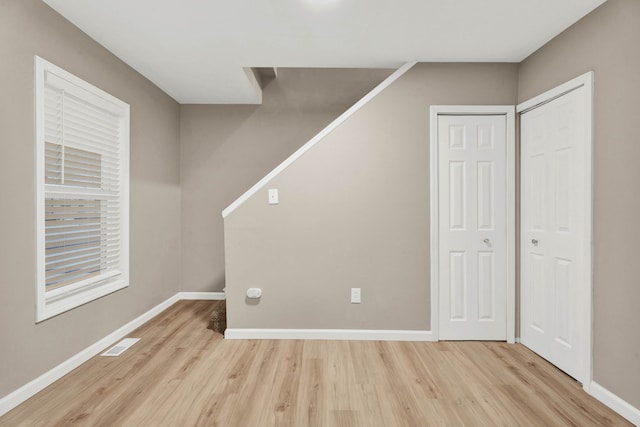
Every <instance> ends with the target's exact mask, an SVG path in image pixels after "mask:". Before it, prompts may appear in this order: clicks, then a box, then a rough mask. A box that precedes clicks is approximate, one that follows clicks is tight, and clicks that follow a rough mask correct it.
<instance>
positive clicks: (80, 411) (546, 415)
mask: <svg viewBox="0 0 640 427" xmlns="http://www.w3.org/2000/svg"><path fill="white" fill-rule="evenodd" d="M219 303H220V302H216V301H180V302H178V303H176V304H175V305H173V306H172V307H170V308H169V309H167V310H166V311H165V312H163V313H161V314H160V315H159V316H157V317H156V318H154V319H153V320H152V321H150V322H148V323H147V324H145V325H144V326H142V327H141V328H139V329H138V330H137V331H135V332H134V333H132V334H131V335H130V336H131V337H139V338H141V341H139V342H138V343H137V344H135V345H134V346H133V347H132V348H130V349H129V350H127V351H126V352H125V353H124V354H123V355H121V356H119V357H100V356H98V357H94V358H93V359H91V360H90V361H88V362H87V363H85V364H84V365H82V366H81V367H80V368H78V369H76V370H75V371H73V372H71V373H70V374H69V375H67V376H65V377H64V378H62V379H61V380H59V381H57V382H56V383H54V384H53V385H51V386H50V387H48V388H47V389H45V390H43V391H42V392H40V393H38V394H37V395H36V396H34V397H33V398H31V399H29V400H28V401H27V402H25V403H23V404H22V405H20V406H19V407H17V408H15V409H14V410H12V411H10V412H9V413H7V414H6V415H5V416H3V417H1V418H0V426H12V427H13V426H67V425H81V426H85V425H86V426H234V427H235V426H239V427H247V426H251V427H253V426H331V427H333V426H337V427H339V426H387V427H388V426H607V425H616V426H625V425H631V424H629V423H627V422H626V421H625V420H624V419H623V418H621V417H620V416H618V415H617V414H615V413H614V412H613V411H611V410H610V409H608V408H606V407H605V406H604V405H603V404H601V403H600V402H598V401H596V400H595V399H593V398H592V397H590V396H588V395H587V394H586V393H585V392H583V391H582V389H581V388H580V387H579V385H578V384H576V383H575V382H574V381H573V380H572V379H571V378H569V377H567V376H566V375H564V374H563V373H561V372H560V371H558V370H557V369H555V368H554V367H553V366H551V365H550V364H549V363H547V362H546V361H544V360H543V359H541V358H539V357H538V356H536V355H535V354H533V353H532V352H531V351H529V350H527V349H526V348H525V347H523V346H521V345H508V344H505V343H490V342H439V343H417V342H416V343H411V342H377V341H376V342H374V341H268V340H264V341H248V340H237V341H235V340H227V341H225V340H223V339H222V336H221V335H220V334H217V333H215V332H213V331H211V330H209V329H206V327H207V324H208V320H209V315H210V313H211V311H212V310H213V308H214V307H215V304H219Z"/></svg>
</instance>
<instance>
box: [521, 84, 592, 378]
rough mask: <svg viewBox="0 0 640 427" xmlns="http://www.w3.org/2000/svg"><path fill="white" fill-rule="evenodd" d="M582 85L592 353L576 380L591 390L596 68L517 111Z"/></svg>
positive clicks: (586, 348)
mask: <svg viewBox="0 0 640 427" xmlns="http://www.w3.org/2000/svg"><path fill="white" fill-rule="evenodd" d="M580 87H584V88H585V91H586V92H585V99H586V100H587V107H586V108H587V112H586V123H585V138H586V140H587V141H588V142H587V145H586V147H585V148H586V149H585V171H586V174H587V179H586V181H587V184H588V185H585V194H584V200H585V207H586V212H585V230H584V233H585V234H584V237H585V241H586V242H588V244H587V245H585V248H584V250H585V254H584V260H585V261H584V269H585V279H586V282H587V284H588V286H589V289H588V291H587V292H585V293H584V295H583V298H584V299H585V306H586V307H588V310H585V318H584V319H583V321H584V327H585V328H586V329H585V330H587V331H588V333H587V334H586V341H587V342H585V343H584V347H583V351H585V352H587V353H588V354H587V355H586V357H585V358H584V360H585V363H586V364H587V366H584V367H583V368H582V369H581V370H582V371H583V373H584V375H585V377H584V378H576V379H577V380H578V381H580V382H582V384H584V385H585V389H587V388H588V385H589V384H591V383H592V382H593V381H592V380H593V348H592V346H593V125H594V120H593V113H594V109H593V92H594V73H593V71H589V72H587V73H585V74H582V75H581V76H578V77H576V78H574V79H572V80H570V81H568V82H566V83H564V84H561V85H560V86H557V87H555V88H553V89H550V90H548V91H546V92H544V93H543V94H541V95H538V96H536V97H534V98H531V99H530V100H528V101H525V102H523V103H521V104H519V105H518V106H517V107H516V111H517V112H518V113H520V114H522V113H526V112H527V111H529V110H531V109H533V108H536V107H538V106H540V105H543V104H546V103H548V102H550V101H553V100H554V99H556V98H559V97H561V96H562V95H564V94H566V93H569V92H571V91H573V90H576V89H578V88H580Z"/></svg>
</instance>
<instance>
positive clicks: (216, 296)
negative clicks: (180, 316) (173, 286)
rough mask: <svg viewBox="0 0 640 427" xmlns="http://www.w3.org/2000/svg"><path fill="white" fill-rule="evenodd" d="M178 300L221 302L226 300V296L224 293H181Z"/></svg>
mask: <svg viewBox="0 0 640 427" xmlns="http://www.w3.org/2000/svg"><path fill="white" fill-rule="evenodd" d="M178 299H184V300H192V299H200V300H211V301H219V300H224V299H225V294H224V292H179V293H178Z"/></svg>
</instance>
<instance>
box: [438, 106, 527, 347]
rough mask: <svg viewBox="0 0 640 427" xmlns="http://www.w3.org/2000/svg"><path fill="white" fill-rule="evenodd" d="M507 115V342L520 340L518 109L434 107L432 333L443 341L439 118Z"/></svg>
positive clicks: (503, 107) (502, 107) (501, 107)
mask: <svg viewBox="0 0 640 427" xmlns="http://www.w3.org/2000/svg"><path fill="white" fill-rule="evenodd" d="M484 114H486V115H504V116H505V117H506V125H507V129H506V138H507V140H506V150H507V151H506V157H507V160H506V174H507V177H506V178H507V190H506V196H507V200H506V208H507V212H506V216H507V342H508V343H511V344H513V343H514V342H515V340H516V335H515V330H516V329H515V325H516V256H515V248H516V222H515V220H516V151H515V147H516V143H515V107H514V106H513V105H432V106H431V108H430V123H429V128H430V143H429V145H430V147H429V149H430V151H429V157H430V165H429V169H430V181H431V188H430V194H431V330H432V331H433V336H434V338H435V341H437V340H438V339H439V338H438V337H439V333H438V331H439V322H438V315H439V299H438V298H439V293H438V278H439V273H440V272H439V264H438V263H439V259H438V248H439V244H440V240H439V239H440V236H439V233H438V224H439V221H440V219H439V215H438V204H439V200H438V188H439V180H438V126H437V125H438V116H439V115H484Z"/></svg>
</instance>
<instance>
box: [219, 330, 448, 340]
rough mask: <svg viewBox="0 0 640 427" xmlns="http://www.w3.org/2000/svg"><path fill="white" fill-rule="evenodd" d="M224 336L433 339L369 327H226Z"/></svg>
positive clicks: (423, 334) (422, 333)
mask: <svg viewBox="0 0 640 427" xmlns="http://www.w3.org/2000/svg"><path fill="white" fill-rule="evenodd" d="M224 337H225V339H230V340H249V339H257V340H368V341H435V337H434V336H433V334H432V332H431V331H392V330H371V329H227V330H226V331H225V333H224Z"/></svg>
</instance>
